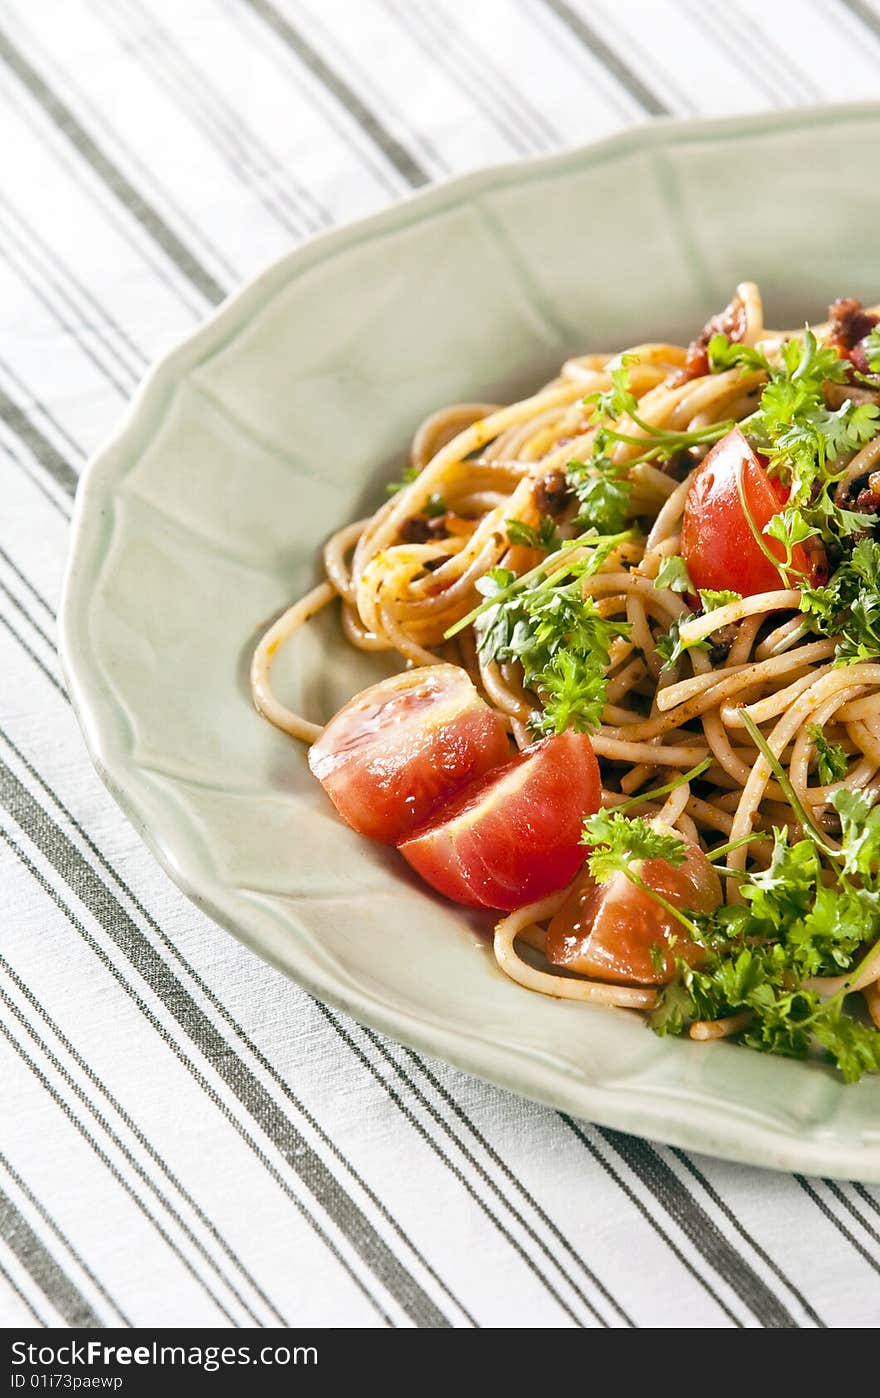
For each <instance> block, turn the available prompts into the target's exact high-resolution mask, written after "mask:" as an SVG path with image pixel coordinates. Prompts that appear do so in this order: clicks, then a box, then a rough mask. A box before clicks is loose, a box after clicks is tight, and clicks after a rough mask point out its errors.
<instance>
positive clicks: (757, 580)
mask: <svg viewBox="0 0 880 1398" xmlns="http://www.w3.org/2000/svg"><path fill="white" fill-rule="evenodd" d="M740 471H741V472H742V488H743V495H744V498H745V502H746V506H747V507H748V511H749V513H750V515H751V517H752V519H753V521H754V524H755V528H756V529H757V530H758V532H759V533H761V535H762V538H763V539H764V542H765V544H766V545H767V548H768V549H769V551H770V552H771V553H772V554H773V556H774V557H775V558H778V559H779V561H780V562H784V560H785V550H784V548H783V547H782V545H781V544H780V543H779V542H778V540H776V539H768V538H767V537H766V535H764V534H763V529H764V526H765V525H766V524H767V523H769V521H770V520H771V519H772V518H773V516H774V515H776V514H779V512H780V511H781V510H782V509H783V508H784V507H785V503H786V501H787V499H788V494H789V492H788V488H787V487H786V486H784V485H783V484H782V482H781V481H779V480H777V479H776V478H775V477H773V476H768V474H767V472H766V471H765V469H764V467H763V465H762V463H761V460H760V458H759V457H758V456H757V454H756V453H755V452H754V451H753V450H752V448H751V447H750V446H749V444H748V442H747V441H746V439H745V437H744V436H743V434H742V432H741V431H740V429H739V428H738V427H734V429H733V430H732V431H731V432H728V434H727V436H726V437H722V438H721V441H720V442H716V443H715V446H714V447H713V448H712V450H711V451H710V452H709V454H708V456H707V457H706V459H705V460H704V461H703V463H702V465H701V466H700V467H699V468H698V470H697V472H696V474H695V476H694V478H693V480H692V482H691V485H690V489H689V490H688V494H687V500H686V502H685V507H684V518H683V520H682V526H681V552H682V556H683V558H684V561H685V563H686V564H687V569H688V572H689V574H690V576H691V578H692V580H693V583H694V586H695V587H698V588H702V587H705V588H713V589H715V588H717V589H719V590H724V589H732V590H733V591H734V592H739V593H741V594H742V596H743V597H752V596H754V594H755V593H757V592H774V591H777V590H778V589H779V588H782V587H784V586H785V583H784V582H783V580H782V578H781V577H780V574H779V572H778V570H777V569H776V568H775V567H774V566H773V564H772V563H771V561H770V559H769V558H767V556H766V555H765V554H764V553H763V552H762V550H761V546H760V544H759V543H758V541H757V539H756V538H755V536H754V534H753V533H752V530H751V528H750V526H749V522H748V520H747V519H746V516H745V514H744V513H743V507H742V503H741V501H740V495H739V489H738V486H737V477H738V476H739V473H740ZM810 543H811V545H812V544H813V541H812V540H811V541H810ZM795 574H801V575H802V576H805V577H809V578H810V580H811V582H812V583H814V584H815V583H817V582H820V581H822V580H823V576H824V577H827V563H826V562H825V554H824V550H823V549H822V547H821V545H819V544H818V543H817V544H816V545H815V546H814V547H811V549H810V551H809V552H808V550H807V549H806V548H805V547H804V545H803V544H796V545H795V547H794V550H793V554H792V574H791V576H792V578H793V579H794V580H795V581H796V579H795Z"/></svg>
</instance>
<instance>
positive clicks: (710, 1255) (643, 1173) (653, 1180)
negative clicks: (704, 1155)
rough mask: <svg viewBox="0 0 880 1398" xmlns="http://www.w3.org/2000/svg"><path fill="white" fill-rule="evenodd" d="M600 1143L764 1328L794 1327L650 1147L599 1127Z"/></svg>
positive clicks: (773, 1296)
mask: <svg viewBox="0 0 880 1398" xmlns="http://www.w3.org/2000/svg"><path fill="white" fill-rule="evenodd" d="M598 1130H599V1134H600V1135H601V1136H602V1138H603V1140H605V1141H607V1142H608V1144H609V1145H610V1146H612V1147H613V1149H614V1150H615V1151H616V1152H617V1154H618V1155H619V1156H620V1158H621V1160H623V1161H624V1162H625V1163H626V1164H627V1165H628V1166H629V1168H630V1169H631V1170H632V1172H633V1174H635V1175H637V1176H638V1178H639V1179H640V1180H641V1181H642V1183H643V1184H644V1185H646V1186H647V1188H648V1189H649V1190H650V1191H651V1193H652V1194H653V1195H654V1198H655V1199H657V1201H658V1202H659V1203H660V1204H661V1205H662V1207H663V1208H664V1209H665V1210H666V1212H667V1213H668V1214H669V1216H670V1218H672V1219H673V1220H674V1221H675V1223H676V1224H677V1225H678V1227H679V1228H680V1229H681V1231H682V1232H683V1233H684V1235H685V1237H686V1238H687V1239H688V1241H689V1242H690V1243H691V1244H692V1245H693V1246H694V1247H695V1248H696V1249H697V1251H698V1252H699V1253H700V1255H701V1256H702V1257H703V1258H704V1260H705V1261H706V1262H707V1263H708V1264H709V1266H710V1267H711V1268H712V1269H713V1271H715V1272H717V1273H718V1275H719V1276H720V1277H722V1278H723V1280H724V1281H725V1282H726V1283H727V1285H728V1286H729V1287H730V1289H731V1290H732V1291H733V1292H734V1293H735V1295H736V1296H738V1297H739V1299H740V1301H742V1302H743V1304H744V1305H745V1306H747V1307H748V1309H749V1310H750V1311H751V1313H752V1315H753V1316H754V1317H755V1318H756V1320H758V1321H759V1322H760V1324H761V1325H762V1326H763V1327H764V1328H765V1329H768V1330H790V1329H798V1328H799V1326H798V1322H797V1321H796V1320H795V1318H794V1316H793V1315H792V1314H791V1312H790V1311H789V1310H788V1308H787V1307H786V1306H785V1305H783V1303H782V1301H781V1300H780V1298H779V1297H778V1296H777V1295H776V1293H775V1292H773V1291H771V1289H770V1287H769V1286H768V1285H767V1283H766V1282H765V1281H764V1279H763V1277H760V1276H759V1275H758V1273H757V1272H756V1271H755V1270H754V1268H753V1267H751V1266H750V1265H749V1263H748V1261H747V1260H746V1258H745V1257H743V1255H742V1253H740V1252H738V1251H737V1250H736V1248H735V1247H734V1246H733V1244H732V1243H731V1242H730V1241H729V1239H727V1238H726V1237H725V1236H724V1234H723V1233H722V1232H721V1230H720V1229H719V1228H718V1226H717V1224H716V1223H715V1222H714V1220H713V1219H712V1218H710V1216H709V1214H708V1213H707V1212H706V1210H705V1209H704V1208H703V1207H702V1205H701V1204H700V1203H699V1202H698V1200H697V1199H695V1198H694V1196H693V1195H692V1194H691V1193H690V1192H689V1191H688V1190H687V1189H686V1188H685V1186H684V1184H683V1183H682V1181H681V1180H680V1179H679V1178H678V1176H677V1175H676V1174H675V1172H674V1171H673V1170H670V1168H669V1166H668V1165H667V1164H666V1162H665V1161H664V1160H663V1159H661V1157H660V1155H659V1154H658V1153H657V1151H655V1150H654V1149H653V1147H652V1146H650V1145H649V1144H648V1142H647V1141H640V1140H637V1139H636V1137H635V1136H626V1135H624V1134H623V1133H622V1132H621V1131H610V1130H608V1129H607V1128H606V1127H599V1128H598Z"/></svg>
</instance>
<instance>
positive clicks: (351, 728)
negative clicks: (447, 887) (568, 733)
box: [309, 665, 510, 844]
mask: <svg viewBox="0 0 880 1398" xmlns="http://www.w3.org/2000/svg"><path fill="white" fill-rule="evenodd" d="M509 756H510V744H509V742H508V739H507V733H506V731H505V728H504V724H503V723H502V721H501V719H500V718H499V717H498V715H497V714H496V713H495V712H494V711H493V710H492V709H490V708H489V706H488V704H486V703H484V702H483V700H482V699H481V698H480V696H479V694H478V693H477V691H476V689H475V688H474V686H473V685H472V684H471V681H470V679H469V678H468V675H467V674H466V672H465V671H464V670H462V669H461V668H460V667H459V666H458V665H429V666H426V667H425V668H424V669H420V670H408V671H405V672H404V673H403V674H400V675H392V676H391V678H390V679H387V680H382V681H381V682H380V683H379V684H374V685H372V686H371V687H370V688H369V689H365V690H363V692H362V693H361V694H357V695H355V697H354V699H351V700H350V701H349V702H348V703H347V704H346V705H345V706H344V707H343V708H341V709H340V710H339V713H338V714H336V715H335V717H334V718H331V720H330V722H329V723H328V724H327V726H326V728H325V729H324V731H323V733H322V734H321V736H320V737H319V738H318V740H317V742H315V743H314V744H313V745H312V747H311V749H310V750H309V766H310V767H311V769H312V772H313V773H314V775H315V776H316V777H317V778H318V781H319V782H320V783H321V784H322V786H323V787H324V790H325V791H326V792H327V795H328V796H329V797H330V800H331V801H332V802H333V804H334V805H335V807H336V809H337V810H338V812H339V814H340V815H341V816H342V819H343V820H344V821H347V823H348V824H349V825H350V826H351V827H352V828H353V829H354V830H357V831H358V832H359V833H360V834H361V835H368V836H370V838H371V839H374V840H382V841H384V842H385V843H386V844H397V842H398V841H399V840H402V839H404V838H405V836H406V835H408V834H410V833H411V832H412V831H413V830H415V829H416V828H417V827H418V826H420V825H423V824H424V823H425V821H426V820H428V819H429V817H430V816H431V815H433V813H434V812H435V811H436V810H437V809H438V807H439V806H441V805H442V804H443V803H444V802H446V801H448V800H449V798H450V797H451V796H454V795H455V794H456V793H457V792H459V791H460V790H461V789H462V787H464V786H466V785H467V783H468V782H472V781H473V780H474V778H475V777H480V776H482V774H483V773H484V772H487V771H488V770H489V769H490V768H491V767H497V766H498V765H499V764H500V763H502V762H506V761H507V759H508V758H509Z"/></svg>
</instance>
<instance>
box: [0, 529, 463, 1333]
mask: <svg viewBox="0 0 880 1398" xmlns="http://www.w3.org/2000/svg"><path fill="white" fill-rule="evenodd" d="M0 554H2V556H3V557H4V558H6V559H7V560H8V562H9V563H10V566H11V567H12V569H13V571H14V572H15V573H16V574H18V576H19V577H20V578H21V579H22V581H23V582H24V583H25V585H26V586H27V588H28V589H29V591H31V592H32V593H33V594H34V595H35V596H36V598H37V600H38V601H40V602H41V604H42V605H43V606H44V607H47V604H46V603H45V601H44V600H43V598H42V597H41V596H40V594H39V593H37V592H36V589H35V588H34V587H33V585H32V584H31V583H30V582H29V581H28V580H27V579H26V578H25V577H24V574H22V573H21V572H20V571H19V570H18V569H17V568H16V567H15V565H14V564H12V562H11V560H9V558H8V555H7V554H6V553H5V551H3V550H0ZM0 588H3V584H2V583H0ZM3 590H4V591H7V592H8V589H5V588H3ZM9 595H10V596H11V597H12V594H9ZM12 600H13V601H14V602H15V604H16V606H17V608H18V610H19V611H20V612H21V614H22V615H23V616H25V617H26V619H27V620H28V621H29V622H30V625H31V626H32V627H34V629H35V630H37V631H38V634H40V635H41V636H43V639H44V640H45V639H46V638H45V635H44V633H43V632H42V631H41V630H40V628H39V627H37V625H36V622H35V621H34V619H33V617H31V616H30V615H29V614H28V612H27V611H26V609H25V608H24V607H23V606H22V605H21V603H20V602H19V601H18V600H17V599H16V598H14V597H12ZM47 610H48V608H47ZM0 623H2V624H3V625H4V626H5V627H6V629H7V630H8V631H9V632H10V634H11V635H12V636H13V637H14V639H15V640H16V641H17V642H18V643H19V645H20V646H21V647H22V649H23V650H24V651H25V652H26V653H27V655H28V656H29V657H30V659H31V660H32V661H33V662H34V664H35V665H36V666H37V667H38V668H39V669H40V670H41V671H42V673H43V675H44V676H45V678H46V679H48V680H49V681H50V682H51V684H52V685H53V686H54V687H55V689H56V690H57V691H58V693H59V694H60V695H61V697H62V699H64V700H65V702H66V703H68V704H69V702H70V701H69V697H68V695H67V693H66V691H65V690H64V689H63V688H62V686H61V685H60V684H59V682H58V680H57V679H56V678H55V676H54V675H53V674H52V672H51V671H50V670H49V669H48V668H47V666H46V665H45V663H44V662H43V661H42V660H40V658H39V657H38V656H37V655H36V654H35V652H34V651H33V650H32V649H31V648H30V646H29V645H28V644H27V643H26V642H25V641H24V639H23V638H22V637H21V636H20V635H19V634H18V632H17V631H15V630H14V628H13V627H12V626H11V625H10V624H9V621H8V618H7V617H5V616H4V615H3V614H2V613H0ZM0 735H2V737H3V739H4V741H5V742H6V743H8V745H9V747H10V748H11V749H12V751H13V752H14V753H15V755H16V757H17V758H18V760H19V761H20V762H21V763H22V765H23V766H24V767H25V768H26V770H27V771H28V773H29V774H30V776H31V777H32V778H33V779H34V781H36V782H37V783H38V784H39V785H40V787H41V788H42V789H43V791H44V792H45V793H46V795H47V796H48V797H49V798H50V800H52V801H53V803H54V804H55V805H56V806H57V807H58V809H59V810H60V811H61V813H62V815H63V816H64V819H65V820H67V821H69V822H70V823H71V825H72V826H73V827H74V829H75V830H76V831H77V833H78V835H79V836H80V837H81V838H82V840H83V841H84V843H85V844H86V846H87V847H88V849H89V850H90V852H91V853H92V855H93V856H94V858H95V859H96V860H97V861H98V862H99V863H100V864H101V866H102V867H103V868H104V869H105V871H106V872H107V873H108V874H109V875H110V876H111V878H113V879H114V881H115V882H116V883H117V884H118V885H119V887H120V888H121V889H122V891H123V892H124V893H125V895H126V897H128V898H129V899H130V900H131V902H132V904H133V906H134V907H135V908H136V910H137V912H138V913H139V915H140V916H142V917H143V918H144V920H145V922H146V923H147V924H148V926H150V927H151V928H152V930H153V931H154V932H155V933H156V935H157V936H159V937H160V939H161V940H162V942H163V944H164V945H165V947H166V949H167V950H168V951H170V952H171V953H172V955H173V956H174V957H175V959H176V960H177V961H178V962H179V964H180V965H181V966H182V967H183V968H184V970H185V971H186V972H187V973H188V974H189V975H190V976H191V978H192V980H193V982H194V983H195V984H196V986H197V987H198V989H199V991H200V992H201V993H202V994H204V995H205V996H206V998H207V999H208V1000H209V1001H210V1003H211V1005H212V1006H213V1007H214V1008H215V1009H216V1010H217V1011H218V1013H219V1014H220V1015H221V1016H222V1018H223V1019H224V1020H225V1021H226V1023H227V1024H228V1025H229V1027H230V1028H231V1029H232V1030H233V1032H234V1033H235V1034H236V1035H237V1037H238V1038H239V1039H240V1040H241V1042H242V1043H243V1044H244V1045H245V1046H246V1047H247V1048H248V1050H249V1051H250V1052H251V1053H253V1055H254V1057H255V1058H256V1059H257V1061H258V1062H259V1063H260V1066H261V1067H262V1068H264V1069H265V1070H266V1071H267V1072H268V1073H269V1074H270V1075H271V1077H272V1078H273V1080H274V1081H275V1082H276V1083H277V1085H278V1086H279V1087H280V1088H281V1090H282V1092H283V1093H284V1095H285V1096H286V1097H287V1099H288V1100H289V1101H290V1102H291V1103H292V1105H293V1106H294V1107H295V1108H296V1109H297V1111H298V1112H300V1114H301V1115H302V1116H303V1118H304V1120H305V1121H306V1122H307V1123H308V1124H309V1126H310V1127H311V1128H312V1129H313V1130H314V1131H315V1132H316V1133H317V1134H318V1136H319V1137H320V1139H321V1141H322V1144H324V1145H325V1146H326V1147H327V1148H328V1149H329V1150H330V1151H331V1152H332V1154H333V1155H334V1157H335V1158H336V1159H337V1160H338V1161H339V1163H340V1164H341V1165H342V1166H343V1168H344V1169H345V1170H346V1172H347V1173H348V1174H349V1175H350V1176H351V1178H352V1179H353V1180H354V1181H355V1183H356V1184H357V1185H358V1186H359V1187H360V1188H361V1189H362V1190H363V1191H364V1193H365V1194H366V1196H367V1197H368V1198H369V1199H370V1202H371V1203H372V1204H373V1205H374V1206H375V1207H376V1209H377V1210H378V1211H379V1212H380V1214H381V1215H382V1217H383V1218H384V1220H385V1221H386V1222H387V1223H388V1224H389V1226H390V1227H391V1228H392V1229H393V1231H394V1232H395V1233H396V1234H397V1236H398V1237H399V1238H400V1240H401V1242H403V1243H404V1244H405V1245H406V1247H407V1248H408V1249H409V1251H410V1252H411V1253H412V1254H413V1255H414V1256H415V1258H416V1259H417V1260H418V1262H419V1263H420V1264H421V1265H422V1266H423V1267H424V1269H425V1271H426V1272H427V1273H428V1275H429V1276H430V1277H431V1278H432V1280H433V1281H435V1282H436V1283H437V1285H438V1286H439V1287H440V1289H441V1290H442V1291H443V1292H444V1293H445V1295H446V1296H447V1297H448V1298H449V1300H450V1301H452V1303H453V1305H455V1306H456V1307H457V1309H458V1310H459V1311H461V1313H462V1315H463V1316H464V1317H465V1319H466V1320H468V1321H469V1322H470V1324H472V1325H474V1326H476V1325H477V1321H476V1320H475V1318H474V1317H473V1316H472V1315H471V1314H470V1312H469V1311H468V1310H467V1309H466V1307H465V1306H464V1305H462V1303H461V1302H460V1301H459V1300H458V1299H457V1298H456V1297H455V1296H454V1295H453V1293H452V1292H451V1291H450V1289H449V1287H448V1286H447V1285H446V1283H445V1282H444V1281H443V1280H442V1278H441V1277H440V1276H439V1274H438V1273H437V1271H436V1270H435V1269H434V1268H433V1267H432V1266H431V1264H430V1263H429V1262H428V1260H427V1259H426V1258H425V1257H424V1256H423V1255H422V1253H421V1252H420V1250H419V1249H418V1248H417V1247H416V1246H415V1244H414V1243H413V1242H412V1241H411V1239H410V1238H409V1237H408V1236H407V1234H406V1233H405V1231H404V1230H403V1229H402V1228H401V1226H400V1224H399V1223H398V1222H397V1220H396V1219H395V1218H394V1217H393V1215H392V1214H391V1213H390V1212H389V1211H388V1209H387V1208H386V1206H385V1205H384V1204H383V1203H382V1201H381V1200H380V1199H379V1197H378V1196H377V1195H376V1193H375V1192H374V1191H373V1190H372V1189H371V1188H370V1186H369V1185H368V1184H367V1182H366V1181H365V1180H364V1179H362V1178H361V1176H360V1175H359V1174H358V1172H357V1171H356V1170H355V1169H354V1167H353V1166H352V1165H351V1164H350V1163H349V1162H348V1160H347V1159H346V1158H345V1156H344V1155H343V1154H342V1152H341V1151H340V1150H339V1148H338V1147H337V1146H336V1145H335V1143H334V1142H333V1141H332V1139H331V1138H330V1137H329V1136H328V1135H327V1133H326V1132H325V1131H324V1130H323V1128H322V1127H321V1126H320V1124H319V1123H318V1122H317V1121H316V1120H315V1118H314V1117H313V1116H312V1115H311V1114H310V1113H309V1112H308V1110H307V1109H306V1108H305V1106H304V1105H303V1104H302V1103H301V1102H300V1101H299V1100H298V1099H297V1098H296V1097H295V1095H294V1094H293V1092H292V1091H291V1089H290V1087H289V1085H288V1084H287V1083H286V1082H285V1081H284V1080H283V1078H282V1077H281V1076H280V1074H279V1073H278V1071H277V1070H276V1069H275V1068H274V1067H273V1066H272V1064H271V1063H270V1062H269V1061H268V1059H267V1058H266V1057H265V1055H264V1054H262V1053H261V1052H260V1050H259V1048H258V1047H257V1046H256V1044H254V1043H253V1041H252V1040H251V1039H250V1038H249V1036H248V1035H247V1033H246V1032H245V1030H244V1029H242V1027H241V1026H240V1025H239V1024H238V1023H237V1022H236V1021H235V1019H234V1018H233V1017H232V1015H231V1014H230V1013H229V1011H228V1010H227V1009H226V1007H225V1006H224V1005H223V1004H222V1002H221V1001H220V1000H218V998H217V997H216V995H214V993H213V991H212V990H211V989H210V987H209V986H208V985H207V984H206V983H205V982H204V981H203V980H202V979H201V977H200V976H199V975H198V972H196V971H195V969H194V968H193V967H192V966H190V965H189V963H188V962H187V961H186V959H185V958H184V957H183V956H182V954H181V953H180V952H179V950H178V949H177V947H176V946H175V945H174V943H173V942H172V941H171V940H170V939H169V938H168V936H167V935H166V934H165V933H164V932H163V931H162V929H161V927H160V926H159V924H158V923H157V922H156V920H155V918H153V917H152V916H151V914H150V913H149V912H148V911H147V909H146V908H145V907H144V906H143V904H142V903H140V901H139V900H138V899H137V898H136V896H135V895H134V893H133V892H132V891H131V889H130V888H129V887H128V886H127V884H125V882H124V881H123V880H122V879H121V878H120V877H119V875H118V874H117V873H116V871H115V870H114V868H113V867H112V865H111V864H110V863H109V862H108V861H107V859H106V858H105V857H104V855H103V854H102V853H101V851H100V849H99V848H98V847H97V845H95V843H94V841H93V840H92V839H91V838H90V837H89V835H88V834H87V833H86V831H85V830H84V829H83V827H82V826H81V824H80V823H79V821H78V820H77V819H76V817H75V816H74V815H73V813H72V812H71V811H70V810H68V808H67V807H66V806H65V805H64V803H63V802H62V801H61V800H60V798H59V797H58V795H57V794H56V793H55V792H54V791H53V790H52V789H51V787H50V786H49V785H48V784H47V783H46V782H45V781H44V780H43V778H42V777H41V776H40V774H39V772H37V771H36V769H35V768H34V767H33V766H32V764H31V763H30V762H28V760H27V758H26V757H25V755H24V754H23V753H22V752H21V751H20V749H19V748H18V747H16V745H15V743H14V742H13V741H12V739H11V738H10V737H9V735H8V734H7V733H5V732H3V730H2V728H0ZM108 891H109V890H108ZM110 896H111V897H112V896H113V895H112V892H111V893H110ZM126 989H127V990H129V989H130V988H129V987H127V986H126ZM135 999H136V1000H137V997H135ZM137 1003H138V1004H139V1005H140V1007H141V1008H142V1009H143V1008H144V1007H143V1005H142V1004H141V1002H140V1001H139V1000H137ZM319 1008H320V1007H319ZM156 1027H158V1025H157V1026H156ZM175 1052H177V1050H176V1049H175ZM178 1057H181V1058H182V1056H181V1055H180V1054H179V1053H178ZM182 1061H183V1060H182ZM199 1080H200V1081H202V1080H201V1079H199ZM203 1085H204V1084H203ZM236 1125H237V1124H236ZM247 1139H248V1140H249V1138H247ZM261 1158H262V1157H261ZM264 1163H265V1161H264Z"/></svg>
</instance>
